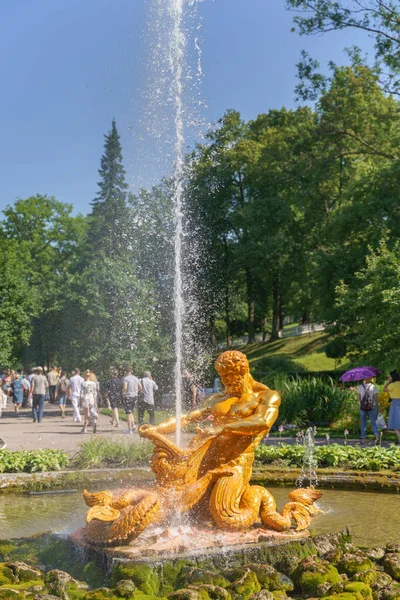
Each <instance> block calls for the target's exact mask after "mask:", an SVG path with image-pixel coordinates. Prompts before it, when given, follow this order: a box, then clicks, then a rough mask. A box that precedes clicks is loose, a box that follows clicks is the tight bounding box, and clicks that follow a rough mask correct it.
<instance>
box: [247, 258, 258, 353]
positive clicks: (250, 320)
mask: <svg viewBox="0 0 400 600" xmlns="http://www.w3.org/2000/svg"><path fill="white" fill-rule="evenodd" d="M246 285H247V325H248V332H249V337H248V340H247V343H248V344H254V342H255V341H256V338H255V328H254V312H255V307H254V280H253V275H252V273H251V271H250V269H249V268H248V267H246Z"/></svg>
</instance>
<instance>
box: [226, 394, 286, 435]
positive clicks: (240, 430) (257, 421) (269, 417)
mask: <svg viewBox="0 0 400 600" xmlns="http://www.w3.org/2000/svg"><path fill="white" fill-rule="evenodd" d="M280 403H281V397H280V395H279V394H278V392H275V391H273V390H266V391H264V392H263V393H262V397H261V401H260V404H259V407H258V409H257V411H256V412H255V414H254V415H252V416H251V417H248V418H247V419H240V420H239V421H233V422H232V423H228V424H227V425H224V427H223V430H224V431H232V432H233V433H236V434H239V435H254V434H256V435H257V434H258V433H261V432H263V431H264V432H265V433H268V432H269V430H270V429H271V427H272V425H273V424H274V423H275V421H276V418H277V416H278V409H279V405H280Z"/></svg>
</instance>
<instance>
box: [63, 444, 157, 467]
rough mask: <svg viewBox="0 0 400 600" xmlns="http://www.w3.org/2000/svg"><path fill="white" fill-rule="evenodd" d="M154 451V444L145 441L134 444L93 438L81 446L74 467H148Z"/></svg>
mask: <svg viewBox="0 0 400 600" xmlns="http://www.w3.org/2000/svg"><path fill="white" fill-rule="evenodd" d="M152 450H153V446H152V444H151V443H150V442H148V441H144V440H139V441H137V442H136V441H135V442H132V441H131V440H118V439H112V438H107V437H103V436H101V437H96V436H93V437H91V438H89V439H88V440H85V441H84V442H82V443H81V444H80V447H79V452H78V454H77V455H76V456H75V457H74V460H73V465H74V467H75V468H77V469H99V468H102V467H135V466H138V465H140V464H146V465H147V466H148V462H149V459H150V456H151V453H152Z"/></svg>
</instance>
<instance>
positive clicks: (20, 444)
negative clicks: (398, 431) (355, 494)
mask: <svg viewBox="0 0 400 600" xmlns="http://www.w3.org/2000/svg"><path fill="white" fill-rule="evenodd" d="M81 430H82V424H79V423H74V422H73V420H72V408H71V407H70V406H67V409H66V417H65V419H62V418H61V416H60V410H59V408H58V406H57V405H55V404H50V403H49V402H47V401H46V403H45V412H44V417H43V421H42V422H41V423H33V420H32V409H30V408H25V409H22V411H21V412H20V413H19V414H15V413H14V407H13V405H12V403H11V402H10V401H8V407H7V409H5V410H3V415H2V417H1V418H0V438H1V439H3V440H4V441H5V442H6V443H7V448H8V449H10V450H19V449H21V448H24V449H25V450H36V449H38V448H57V449H62V450H65V451H66V452H71V454H73V453H74V452H77V451H78V449H79V444H80V443H81V442H82V441H83V440H84V439H87V438H89V436H90V435H93V434H87V435H84V434H82V433H81ZM125 430H126V421H120V426H119V428H118V429H117V428H115V427H112V426H111V424H110V417H108V416H105V415H102V414H100V413H99V419H98V421H97V435H106V436H112V437H115V438H116V439H117V438H120V439H121V438H124V439H126V438H129V439H131V440H134V441H137V440H138V439H139V436H138V434H137V433H135V434H133V435H125V434H124V431H125ZM183 437H184V438H188V439H187V440H186V439H183V443H185V442H186V441H188V440H189V439H190V438H191V437H192V436H191V435H188V436H186V435H184V436H183ZM279 442H285V443H286V444H294V443H296V440H295V438H293V437H284V436H282V438H280V439H279V438H276V437H272V438H270V439H269V440H268V441H267V445H275V444H278V443H279ZM331 443H338V444H343V443H344V441H343V439H331ZM347 443H348V444H349V445H355V444H359V440H348V442H347ZM316 444H317V445H324V444H326V440H325V439H324V438H317V439H316ZM367 445H368V446H372V445H374V442H373V440H372V439H371V440H368V442H367ZM382 446H389V442H387V441H386V440H385V439H384V440H383V442H382Z"/></svg>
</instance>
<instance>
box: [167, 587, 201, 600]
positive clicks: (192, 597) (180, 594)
mask: <svg viewBox="0 0 400 600" xmlns="http://www.w3.org/2000/svg"><path fill="white" fill-rule="evenodd" d="M167 598H168V599H169V600H210V597H209V595H208V593H207V592H206V590H201V589H195V588H183V589H181V590H177V591H176V592H172V594H168V596H167Z"/></svg>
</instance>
